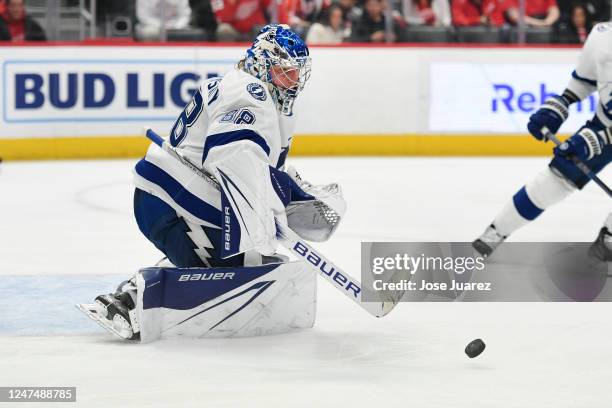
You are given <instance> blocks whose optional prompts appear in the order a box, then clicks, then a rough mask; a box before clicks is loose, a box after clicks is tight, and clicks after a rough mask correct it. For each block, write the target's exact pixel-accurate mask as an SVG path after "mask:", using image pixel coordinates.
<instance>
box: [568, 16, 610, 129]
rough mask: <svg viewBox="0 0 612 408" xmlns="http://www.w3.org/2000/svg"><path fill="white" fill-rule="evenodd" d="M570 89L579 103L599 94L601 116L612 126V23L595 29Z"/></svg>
mask: <svg viewBox="0 0 612 408" xmlns="http://www.w3.org/2000/svg"><path fill="white" fill-rule="evenodd" d="M567 89H569V90H570V91H571V92H573V93H574V94H575V95H576V96H577V97H578V99H579V100H583V99H585V98H586V97H588V96H589V95H590V94H591V93H593V92H595V91H598V94H599V105H598V106H597V117H598V118H599V120H600V121H601V122H602V123H603V124H604V125H605V126H606V127H612V23H599V24H597V25H596V26H595V27H593V29H592V30H591V33H590V34H589V37H588V38H587V41H586V42H585V44H584V47H583V49H582V53H581V55H580V59H579V61H578V65H577V66H576V69H575V71H574V72H573V73H572V79H571V80H570V83H569V84H568V86H567Z"/></svg>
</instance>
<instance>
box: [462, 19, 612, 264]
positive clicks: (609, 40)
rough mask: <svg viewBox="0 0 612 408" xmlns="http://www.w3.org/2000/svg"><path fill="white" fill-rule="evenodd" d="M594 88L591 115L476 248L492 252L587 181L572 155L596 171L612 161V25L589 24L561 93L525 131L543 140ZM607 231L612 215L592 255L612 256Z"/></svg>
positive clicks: (550, 101)
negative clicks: (590, 27) (596, 98)
mask: <svg viewBox="0 0 612 408" xmlns="http://www.w3.org/2000/svg"><path fill="white" fill-rule="evenodd" d="M595 91H597V92H598V94H599V103H598V106H597V112H596V113H595V116H594V117H593V119H592V120H590V121H588V122H587V123H586V124H585V125H584V126H583V127H582V128H580V129H579V130H578V131H577V132H576V133H575V134H574V135H572V136H571V137H570V138H569V139H568V140H567V142H566V143H563V144H562V145H561V146H559V147H555V148H554V149H553V153H554V155H555V157H554V158H553V160H552V161H551V162H550V164H549V166H548V168H546V169H544V170H543V171H542V172H541V173H540V174H538V175H537V176H536V178H534V179H533V180H532V181H530V182H529V183H527V184H526V185H525V186H523V187H522V188H521V189H520V190H519V191H518V192H517V193H516V194H515V195H514V196H513V197H512V200H511V201H510V202H508V203H507V204H506V206H505V207H504V208H503V209H502V211H501V212H500V213H499V214H498V215H497V216H496V217H495V219H494V220H493V222H492V223H491V225H490V226H489V227H488V228H487V229H486V230H485V232H484V233H483V234H482V235H481V236H480V237H479V238H478V239H477V240H476V241H474V243H473V245H474V248H475V249H476V250H477V251H478V252H480V253H481V254H483V255H485V256H489V255H491V254H492V252H493V251H494V250H495V249H496V248H497V247H498V246H499V245H500V244H501V243H502V242H503V241H504V240H505V239H506V238H507V237H508V236H509V235H510V234H512V233H513V232H514V231H516V230H517V229H518V228H520V227H522V226H523V225H525V224H527V223H528V222H530V221H533V220H535V219H536V218H537V217H538V216H539V215H540V214H542V213H543V212H544V211H545V210H546V209H547V208H548V207H550V206H551V205H553V204H555V203H558V202H560V201H561V200H563V199H565V198H566V197H568V196H569V195H570V194H571V193H573V192H574V191H576V190H579V189H582V188H583V187H584V186H585V185H586V184H587V183H588V182H589V178H588V177H587V176H586V175H584V174H583V173H582V172H581V171H580V170H579V169H578V168H577V167H576V166H575V165H574V163H573V162H572V161H571V160H570V156H571V155H573V156H576V157H578V158H580V159H581V160H582V161H583V162H585V163H586V164H587V165H588V167H589V168H590V169H591V170H592V171H593V172H595V173H598V172H599V171H601V170H602V169H603V168H604V167H605V166H607V165H608V163H610V161H612V23H600V24H597V25H596V26H595V27H593V30H592V31H591V33H590V35H589V37H588V39H587V41H586V43H585V44H584V47H583V50H582V53H581V55H580V59H579V61H578V65H577V66H576V69H575V70H574V72H573V73H572V78H571V79H570V81H569V84H568V85H567V89H566V90H565V91H564V92H563V95H559V96H552V97H550V98H548V99H547V100H546V101H545V102H544V104H543V105H542V106H541V107H540V109H538V111H536V112H535V113H534V114H533V115H531V117H530V119H529V123H528V125H527V128H528V130H529V132H530V133H531V135H532V136H533V137H535V138H536V139H538V140H542V141H544V142H546V141H547V138H546V131H550V132H552V133H553V134H554V133H556V132H557V131H558V130H559V128H560V127H561V125H562V124H563V122H564V121H565V120H566V119H567V117H568V115H569V106H570V105H571V104H572V103H575V102H578V101H581V100H583V99H585V98H587V97H588V96H589V95H590V94H591V93H593V92H595ZM580 211H583V210H580ZM611 231H612V215H609V216H608V219H607V220H606V222H605V225H604V227H603V228H602V229H601V231H600V232H599V236H598V237H597V239H596V241H595V243H594V244H593V246H592V247H591V249H590V254H591V255H593V256H595V257H597V258H599V259H602V260H608V261H611V260H612V252H611V251H610V248H612V234H611Z"/></svg>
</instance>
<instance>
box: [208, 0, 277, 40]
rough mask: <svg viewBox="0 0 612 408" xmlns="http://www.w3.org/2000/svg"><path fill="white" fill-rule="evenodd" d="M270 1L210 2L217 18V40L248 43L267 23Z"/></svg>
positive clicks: (225, 0)
mask: <svg viewBox="0 0 612 408" xmlns="http://www.w3.org/2000/svg"><path fill="white" fill-rule="evenodd" d="M269 5H270V0H212V9H213V11H214V12H215V15H216V16H217V21H218V22H219V26H218V28H217V40H219V41H249V40H251V39H252V37H253V36H254V35H255V34H256V33H257V32H258V31H259V30H260V29H261V27H262V26H264V25H265V24H266V23H267V20H266V17H265V15H264V10H265V9H266V8H268V6H269Z"/></svg>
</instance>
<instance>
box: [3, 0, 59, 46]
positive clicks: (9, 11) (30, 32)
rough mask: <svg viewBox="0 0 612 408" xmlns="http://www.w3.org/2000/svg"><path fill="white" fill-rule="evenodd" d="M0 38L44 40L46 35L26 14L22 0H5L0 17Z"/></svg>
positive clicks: (7, 39) (9, 39)
mask: <svg viewBox="0 0 612 408" xmlns="http://www.w3.org/2000/svg"><path fill="white" fill-rule="evenodd" d="M0 40H4V41H24V40H25V41H46V40H47V36H46V35H45V31H44V30H43V29H42V27H41V26H40V24H38V23H37V22H36V20H34V19H33V18H32V17H30V16H28V15H27V14H26V11H25V5H24V4H23V0H7V2H6V9H5V10H4V13H3V14H2V17H1V18H0Z"/></svg>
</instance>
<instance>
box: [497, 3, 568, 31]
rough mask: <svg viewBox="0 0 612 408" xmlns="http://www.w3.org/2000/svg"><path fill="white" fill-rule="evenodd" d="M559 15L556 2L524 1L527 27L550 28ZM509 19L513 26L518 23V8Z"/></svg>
mask: <svg viewBox="0 0 612 408" xmlns="http://www.w3.org/2000/svg"><path fill="white" fill-rule="evenodd" d="M560 15H561V13H560V11H559V7H557V1H556V0H525V24H527V25H529V26H532V27H550V26H552V25H553V24H555V23H556V22H557V20H559V17H560ZM509 18H510V20H511V21H512V22H513V23H514V24H516V23H517V22H518V19H519V13H518V8H515V9H514V11H513V12H512V13H511V14H510V16H509Z"/></svg>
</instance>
